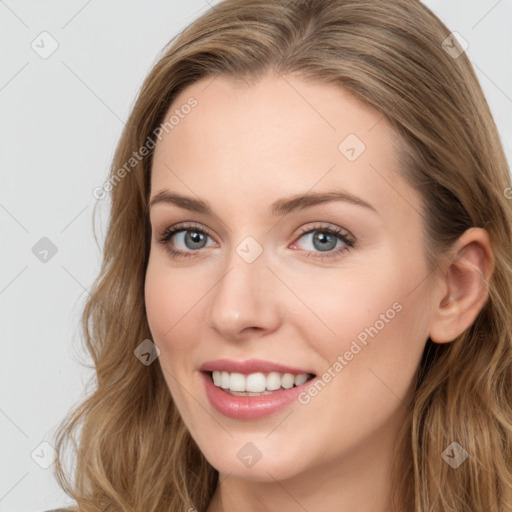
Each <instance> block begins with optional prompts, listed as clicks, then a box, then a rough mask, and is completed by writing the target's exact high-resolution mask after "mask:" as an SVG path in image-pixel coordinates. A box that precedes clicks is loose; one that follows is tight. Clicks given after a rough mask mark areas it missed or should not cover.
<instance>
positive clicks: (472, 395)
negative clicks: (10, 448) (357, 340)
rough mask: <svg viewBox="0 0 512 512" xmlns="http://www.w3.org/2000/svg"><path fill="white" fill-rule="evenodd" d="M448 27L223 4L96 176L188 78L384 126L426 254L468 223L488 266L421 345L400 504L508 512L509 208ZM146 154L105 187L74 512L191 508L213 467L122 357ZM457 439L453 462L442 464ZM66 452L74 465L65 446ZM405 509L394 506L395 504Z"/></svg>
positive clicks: (392, 13)
mask: <svg viewBox="0 0 512 512" xmlns="http://www.w3.org/2000/svg"><path fill="white" fill-rule="evenodd" d="M449 34H450V31H449V30H448V29H447V27H446V26H445V25H444V24H443V23H442V22H441V21H440V20H439V19H438V18H437V17H436V16H435V15H434V14H433V13H432V12H431V11H430V10H429V9H428V8H427V7H425V6H424V5H422V4H421V3H420V2H419V1H414V0H357V1H356V0H309V1H307V0H304V1H297V0H289V1H285V0H282V1H275V0H251V1H247V0H225V1H223V2H220V3H219V4H216V5H215V6H214V7H213V8H212V9H210V10H209V11H207V12H206V13H205V14H203V15H202V16H201V17H200V18H198V19H197V20H196V21H194V22H193V23H192V24H191V25H189V26H188V27H187V28H186V29H185V30H184V31H183V32H182V33H181V34H179V35H178V36H177V37H176V38H174V39H173V40H172V41H171V42H170V43H169V45H168V47H167V48H166V49H165V51H164V53H163V55H162V56H161V58H160V59H159V60H158V62H157V63H156V65H155V66H154V68H153V69H152V70H151V72H150V74H149V75H148V77H147V78H146V80H145V82H144V84H143V86H142V88H141V91H140V93H139V96H138V99H137V101H136V102H135V105H134V107H133V110H132V113H131V115H130V118H129V120H128V122H127V124H126V127H125V130H124V132H123V134H122V137H121V140H120V142H119V145H118V147H117V149H116V152H115V155H114V159H113V163H112V168H111V176H112V177H113V176H114V174H115V172H116V170H117V169H119V168H121V167H122V166H123V165H124V164H125V163H126V162H127V161H128V160H129V159H130V158H131V156H132V154H133V152H134V151H136V150H137V149H138V148H140V147H142V146H143V145H144V144H145V142H146V141H147V140H148V137H152V134H153V133H154V131H155V129H156V128H158V126H159V125H160V124H161V123H162V122H163V120H164V116H165V115H166V112H167V111H168V109H169V107H170V105H171V104H172V102H173V100H174V98H175V97H176V96H177V94H178V93H180V92H181V91H182V90H184V89H185V88H186V87H187V86H188V85H190V84H192V83H194V82H196V81H198V80H199V79H201V78H204V77H211V79H212V80H214V79H215V77H216V76H219V75H224V76H229V77H230V78H232V79H233V80H242V81H244V82H246V83H248V84H251V83H254V81H255V80H257V79H258V78H260V77H261V76H263V75H264V74H265V73H269V72H271V73H276V74H280V75H281V76H285V75H295V76H297V77H299V78H301V79H303V80H306V81H310V82H313V83H319V84H322V83H325V84H336V85H338V86H339V87H342V88H344V89H345V90H346V91H349V92H350V93H351V94H352V95H353V96H354V97H355V98H357V99H358V100H360V101H362V102H363V103H365V104H366V105H368V106H370V107H372V108H373V109H375V110H376V111H379V112H380V113H381V114H382V115H383V116H384V117H385V118H387V119H388V120H389V121H390V122H391V124H392V126H393V127H394V129H395V130H396V135H397V138H396V150H397V151H398V153H399V155H400V162H401V168H400V169H399V170H397V172H400V173H401V175H402V176H403V177H404V179H406V180H407V181H408V182H409V183H411V184H412V185H413V186H414V187H415V188H416V189H417V190H419V192H420V193H421V197H422V212H421V213H422V215H423V220H424V230H425V237H424V240H425V254H426V256H427V258H428V261H429V265H430V268H431V270H432V271H434V270H435V268H436V265H437V262H438V260H439V257H440V256H441V255H442V254H444V253H446V251H447V250H448V249H449V248H450V247H452V245H453V243H454V242H455V241H456V240H457V238H458V237H460V235H462V233H464V231H465V230H467V229H468V228H470V227H481V228H484V229H486V230H487V231H488V232H489V234H490V237H491V242H492V249H493V251H494V258H495V268H494V273H493V275H492V278H491V279H490V281H489V283H487V285H488V300H487V301H486V303H485V305H484V306H483V308H482V310H481V311H480V313H479V314H478V316H477V318H476V320H475V322H474V323H473V325H472V326H471V327H470V328H468V329H467V330H466V331H465V332H463V333H462V334H461V335H460V336H458V337H457V339H455V340H454V341H452V342H451V343H447V344H442V345H441V344H436V343H434V342H433V341H432V340H430V339H429V340H427V343H426V346H425V351H424V354H423V359H422V362H421V365H420V367H419V368H418V371H417V378H416V382H415V391H414V396H413V400H412V407H411V410H410V413H409V418H408V422H407V423H406V424H405V425H404V427H403V432H402V439H401V442H402V444H401V446H400V449H398V450H397V460H396V468H397V471H396V474H395V481H394V485H393V498H394V501H393V502H394V503H395V507H396V509H395V510H396V511H397V512H398V510H407V511H409V510H415V511H417V512H455V511H457V512H483V511H485V512H504V511H505V510H512V442H511V440H512V410H511V404H512V350H511V349H512V267H511V259H510V255H511V254H512V211H511V206H510V202H509V200H507V198H506V196H505V194H504V191H505V189H507V187H510V186H511V181H510V175H509V169H508V165H507V161H506V158H505V155H504V152H503V148H502V144H501V140H500V137H499V133H498V131H497V128H496V125H495V123H494V120H493V118H492V115H491V112H490V109H489V106H488V104H487V102H486V100H485V97H484V95H483V92H482V90H481V87H480V85H479V83H478V79H477V77H476V75H475V73H474V71H473V68H472V67H471V64H470V62H469V60H468V58H467V56H466V55H465V54H464V53H463V54H462V55H460V56H459V57H458V58H452V57H451V56H450V55H449V54H448V53H447V52H446V51H445V50H444V49H443V46H442V42H443V41H444V40H445V39H446V38H447V37H448V36H449ZM151 164H152V153H151V152H150V153H149V155H148V156H147V157H145V158H144V159H141V161H140V162H138V163H137V164H136V165H135V166H134V167H133V170H132V171H131V172H130V175H129V176H126V177H124V178H123V179H121V180H118V182H116V185H115V186H114V187H113V188H112V192H111V199H112V203H111V210H110V221H109V226H108V231H107V235H106V240H105V245H104V253H103V262H102V267H101V271H100V274H99V276H98V277H97V279H96V281H95V283H94V286H93V289H92V291H91V294H90V298H89V300H88V301H87V304H86V306H85V308H84V312H83V316H82V330H83V332H84V340H85V344H86V348H87V350H88V352H89V353H90V354H91V357H92V359H93V363H94V368H95V377H96V379H95V380H96V382H95V390H94V392H92V393H91V394H90V396H88V397H87V398H86V399H85V400H84V401H83V403H81V404H80V405H79V406H77V407H76V408H75V409H74V410H73V411H71V412H70V413H69V415H68V416H67V417H66V418H65V420H64V421H63V422H62V424H61V425H60V428H59V430H58V432H57V437H56V448H57V451H58V453H59V458H58V459H57V461H56V464H55V474H56V477H57V479H58V481H59V484H60V485H61V486H62V488H63V489H64V490H65V491H66V493H67V494H68V495H69V496H71V497H72V498H73V499H74V500H75V501H76V503H77V506H78V511H79V512H92V511H97V510H102V511H133V512H142V511H144V512H161V511H164V510H165V511H173V512H174V511H175V512H177V511H180V512H182V511H186V510H188V509H195V510H197V511H198V512H203V511H204V510H206V508H207V506H208V503H209V501H210V499H211V497H212V495H213V492H214V490H215V486H216V485H217V483H218V472H217V471H216V470H215V469H214V468H213V467H212V466H211V465H210V464H209V462H208V461H207V460H206V459H205V457H204V456H203V455H202V453H201V451H200V450H199V448H198V447H197V446H196V444H195V442H194V441H193V439H192V438H191V436H190V434H189V432H188V430H187V429H186V427H185V425H184V423H183V421H182V419H181V416H180V414H179V412H178V410H177V408H176V406H175V404H174V403H173V400H172V398H171V395H170V392H169V389H168V387H167V385H166V382H165V379H164V377H163V375H162V370H161V368H160V366H159V365H158V363H157V362H155V363H153V364H151V365H148V366H146V365H143V364H141V362H140V361H139V360H138V359H137V358H136V357H134V350H135V349H136V347H137V346H138V345H139V344H140V343H141V342H142V340H144V339H147V338H151V333H150V330H149V327H148V323H147V318H146V311H145V305H144V279H145V271H146V267H147V262H148V256H149V242H150V235H151V229H150V224H149V219H148V215H147V203H148V198H149V191H150V183H151ZM452 442H458V443H459V444H460V445H461V446H462V447H463V448H464V449H465V450H466V451H467V452H468V453H469V457H468V458H467V460H466V461H465V462H464V463H463V464H461V465H460V466H459V467H458V468H456V469H454V468H452V467H450V466H449V465H448V464H447V463H446V462H445V461H444V460H443V459H442V457H441V454H442V452H443V451H444V450H445V449H446V448H447V447H448V446H449V445H450V444H451V443H452ZM69 443H72V444H73V450H74V451H73V453H74V454H75V455H76V466H75V467H74V471H71V472H70V474H69V475H67V474H66V473H67V472H66V470H65V468H64V450H65V448H66V446H68V444H69ZM402 505H403V506H404V507H405V508H402V509H400V508H398V507H400V506H402Z"/></svg>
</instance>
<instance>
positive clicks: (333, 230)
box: [159, 223, 355, 260]
mask: <svg viewBox="0 0 512 512" xmlns="http://www.w3.org/2000/svg"><path fill="white" fill-rule="evenodd" d="M181 231H192V232H194V233H202V234H204V235H207V236H209V237H210V238H213V237H212V236H211V235H210V234H209V233H208V231H205V230H204V229H203V228H201V227H200V226H199V225H197V224H193V223H181V224H176V225H174V226H170V227H168V228H166V229H165V230H164V231H163V233H162V234H161V235H160V237H159V241H160V243H161V244H163V245H164V246H165V250H166V251H167V252H168V253H169V254H170V255H171V257H172V258H174V259H186V258H191V257H194V256H195V254H194V253H197V252H199V251H200V249H198V250H195V251H194V250H190V251H176V250H175V249H173V248H172V247H171V245H170V243H169V242H170V240H171V238H172V236H173V235H175V234H176V233H180V232H181ZM315 231H318V232H320V233H328V234H330V235H334V236H335V237H336V238H337V239H339V240H341V241H342V242H343V243H344V244H345V245H346V246H345V247H341V248H338V249H336V250H333V251H330V252H325V254H322V253H321V252H315V253H313V254H316V255H315V256H313V255H312V254H305V255H304V256H306V257H307V258H313V259H317V260H326V259H328V258H334V257H337V256H339V255H340V254H341V253H344V252H346V251H349V250H351V249H353V248H354V247H355V240H353V239H352V238H350V237H349V236H347V235H345V234H344V232H343V230H341V229H340V228H338V227H336V226H332V227H331V226H326V225H324V224H321V225H316V226H313V227H308V228H304V229H303V230H302V231H301V232H300V233H299V234H298V235H297V238H296V239H297V240H299V239H300V238H301V237H303V236H304V235H307V234H309V233H314V232H315ZM294 243H295V242H294ZM305 252H311V251H305Z"/></svg>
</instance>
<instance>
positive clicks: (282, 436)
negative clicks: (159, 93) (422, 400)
mask: <svg viewBox="0 0 512 512" xmlns="http://www.w3.org/2000/svg"><path fill="white" fill-rule="evenodd" d="M191 97H193V98H195V100H196V101H197V104H196V105H195V106H194V107H193V108H183V106H184V105H187V104H192V103H193V100H190V98H191ZM187 102H188V103H187ZM176 110H178V112H175V111H176ZM171 115H174V116H175V118H173V119H174V120H173V121H172V129H168V130H167V131H168V133H165V132H162V133H163V137H162V138H161V140H159V141H158V143H157V146H156V149H155V155H154V161H153V169H152V176H151V200H153V199H154V198H156V197H157V195H158V200H155V201H154V202H153V204H152V205H151V208H150V219H151V226H152V239H151V253H150V258H149V264H148V268H147V275H146V285H145V298H146V307H147V316H148V321H149V326H150V329H151V333H152V336H153V341H154V343H155V344H156V345H157V347H158V348H159V349H160V356H159V359H158V361H159V362H160V365H161V367H162V371H163V375H164V377H165V379H166V382H167V384H168V386H169V390H170V392H171V394H172V397H173V399H174V401H175V403H176V405H177V407H178V409H179V411H180V413H181V416H182V418H183V420H184V422H185V424H186V426H187V427H188V429H189V431H190V433H191V435H192V437H193V438H194V440H195V441H196V443H197V444H198V446H199V448H200V449H201V451H202V452H203V453H204V455H205V457H206V458H207V459H208V461H209V462H210V463H211V464H212V465H213V466H214V467H215V468H216V469H218V470H219V471H220V472H221V473H223V474H228V473H230V475H231V476H232V477H233V476H237V477H239V478H243V479H249V480H254V481H273V480H282V479H285V478H290V477H293V476H294V475H298V474H299V473H303V472H305V471H307V470H314V468H316V467H319V466H322V467H323V468H325V467H329V468H331V470H332V471H341V472H343V471H345V470H347V471H356V469H357V467H358V465H359V464H362V463H364V464H365V466H366V467H368V464H370V466H371V467H372V466H373V465H375V467H376V466H378V463H377V462H376V461H379V460H382V461H383V460H386V461H387V460H389V458H390V457H391V456H392V455H393V453H394V451H395V449H396V439H395V438H396V434H397V432H398V430H399V429H400V427H401V426H402V424H403V421H404V418H405V416H406V415H407V412H408V410H407V400H408V397H409V393H410V391H411V383H412V379H413V376H414V373H415V371H416V369H417V366H418V364H419V361H420V359H421V354H422V351H423V348H424V345H425V342H426V340H427V338H428V335H429V323H430V321H431V318H432V315H433V311H434V308H433V301H432V299H431V298H430V297H431V291H432V286H433V280H432V279H431V278H430V276H429V272H428V268H427V263H426V260H425V255H424V252H423V249H422V217H421V215H420V214H419V211H420V196H419V194H418V193H417V192H416V191H415V190H414V189H412V188H410V187H409V186H408V185H407V184H406V182H405V181H403V179H401V178H400V177H399V175H398V172H397V171H398V168H399V163H398V161H397V158H396V156H395V154H394V151H393V146H392V140H393V132H392V129H391V126H390V125H389V124H388V122H387V121H386V120H385V119H384V118H382V116H380V115H379V114H378V113H376V112H374V111H373V110H371V109H369V108H367V107H365V106H364V105H362V104H361V103H359V102H357V101H356V100H354V99H353V98H352V97H351V96H349V95H348V94H347V93H346V92H345V91H344V90H342V89H340V88H338V87H335V86H329V85H312V84H308V83H306V82H304V81H301V80H299V79H296V78H292V77H287V78H286V79H284V77H280V76H274V75H267V76H266V77H265V78H263V79H261V80H260V81H258V82H257V83H255V84H254V85H251V86H247V85H241V84H237V83H235V82H233V81H231V80H230V79H228V78H224V77H218V78H216V79H214V80H212V78H207V79H203V80H201V81H200V82H196V83H195V84H193V85H191V86H189V87H188V88H187V89H185V90H184V91H182V92H181V94H180V95H179V96H178V97H177V98H176V99H175V101H174V102H173V105H172V107H171V108H170V110H169V112H168V114H167V116H166V120H169V118H170V116H171ZM168 126H169V125H168ZM166 194H167V196H166ZM169 194H174V195H179V196H183V197H186V198H187V199H180V200H179V201H177V200H172V198H170V197H169ZM336 194H339V195H336ZM341 194H345V195H346V196H345V199H343V196H342V195H341ZM346 197H350V198H352V199H351V200H348V199H346ZM198 202H201V204H206V205H208V207H209V210H210V211H207V210H206V208H204V206H201V207H199V206H198V205H197V203H198ZM363 202H364V203H363ZM178 224H179V226H177V227H178V228H179V229H178V231H177V233H175V234H174V235H171V236H170V237H169V236H167V241H166V243H163V242H161V240H162V239H163V238H164V236H165V232H166V230H168V228H171V227H173V226H176V225H178ZM168 235H169V233H168ZM171 250H174V251H179V254H180V255H181V256H182V257H180V258H174V257H173V256H172V254H171V252H170V251H171ZM219 359H224V360H225V359H229V360H231V361H232V362H235V363H236V362H244V361H246V360H252V359H257V360H260V361H265V362H267V365H263V364H261V362H260V363H258V362H257V363H256V364H255V365H254V366H245V367H242V366H241V367H239V368H237V367H236V365H235V366H228V364H227V363H225V362H222V361H221V362H220V363H219V364H218V365H217V366H212V364H211V363H210V362H212V361H215V360H219ZM277 365H284V366H277ZM202 368H207V369H210V370H212V369H213V368H217V370H218V371H219V372H221V373H220V374H218V377H216V379H218V381H217V384H219V386H216V385H215V384H214V383H213V382H212V381H211V377H210V373H205V372H203V371H202ZM223 368H224V369H225V370H226V371H228V373H225V374H224V375H223V374H222V370H223ZM235 370H238V371H235ZM271 370H273V371H272V372H271ZM275 370H277V371H278V373H277V374H276V373H274V371H275ZM286 370H289V371H286ZM233 373H234V374H235V375H233ZM240 373H241V374H242V375H237V374H240ZM269 373H272V375H270V376H269ZM285 373H291V374H292V376H291V377H290V376H285V377H283V375H284V374H285ZM300 373H308V374H314V375H315V376H316V377H315V378H314V379H313V380H311V381H308V382H306V383H304V384H302V385H300V386H298V387H296V388H295V387H294V388H291V389H290V390H288V389H283V388H288V387H289V386H290V385H293V384H294V383H295V378H296V377H297V375H298V374H300ZM249 374H258V375H256V376H251V377H250V378H246V376H247V375H249ZM262 374H263V375H262ZM281 377H283V378H282V379H281ZM302 379H303V377H302ZM248 383H249V384H248ZM276 383H277V384H276ZM297 383H299V384H300V383H301V377H297ZM223 385H224V386H227V385H230V386H232V387H233V388H234V389H242V388H238V387H237V386H244V385H249V387H250V388H251V389H253V390H254V389H261V388H259V386H267V388H268V387H270V388H272V387H273V386H277V387H280V389H281V390H278V391H273V392H272V393H270V394H266V395H261V396H259V397H258V396H245V397H242V396H235V395H232V394H230V393H228V392H227V391H225V390H223V389H222V386H223ZM252 386H255V387H252ZM267 388H266V389H267Z"/></svg>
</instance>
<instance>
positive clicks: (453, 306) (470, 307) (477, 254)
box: [430, 228, 494, 343]
mask: <svg viewBox="0 0 512 512" xmlns="http://www.w3.org/2000/svg"><path fill="white" fill-rule="evenodd" d="M448 258H449V259H448V264H447V266H446V269H445V271H444V275H443V276H442V279H443V280H444V286H443V290H444V292H443V295H442V296H441V298H440V300H439V303H438V306H437V309H436V310H435V312H434V316H433V321H432V324H431V326H430V339H431V340H432V341H433V342H435V343H448V342H450V341H453V340H454V339H455V338H457V336H459V335H460V334H461V333H463V332H464V331H465V330H466V329H467V328H469V327H470V326H471V325H472V324H473V322H474V321H475V318H476V317H477V315H478V313H479V312H480V311H481V309H482V308H483V306H484V305H485V303H486V301H487V298H488V296H489V293H488V285H489V281H490V279H491V275H492V272H493V270H494V255H493V251H492V247H491V241H490V236H489V233H488V232H487V231H486V230H484V229H482V228H470V229H468V230H467V231H465V232H464V234H463V235H461V237H460V238H459V239H458V240H457V242H456V243H455V245H454V248H453V250H452V251H450V255H449V256H448Z"/></svg>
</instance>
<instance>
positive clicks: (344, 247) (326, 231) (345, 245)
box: [292, 225, 355, 259]
mask: <svg viewBox="0 0 512 512" xmlns="http://www.w3.org/2000/svg"><path fill="white" fill-rule="evenodd" d="M301 238H304V239H308V241H309V242H310V245H311V246H312V247H313V250H311V249H306V250H305V251H306V254H304V256H306V257H307V258H316V259H322V258H333V257H336V256H339V255H340V254H341V253H343V252H346V251H349V250H350V249H351V248H353V247H354V245H355V241H354V240H353V239H352V238H351V237H350V236H349V235H348V234H345V233H344V232H343V231H342V230H341V229H340V228H338V227H330V226H325V225H320V226H314V227H312V228H309V229H308V228H306V230H305V231H302V233H300V235H299V237H298V238H297V240H300V239H301ZM339 242H341V247H340V245H339ZM296 245H297V243H296V242H294V243H293V244H292V247H294V246H296ZM333 249H336V250H333ZM315 251H318V252H315ZM322 253H325V254H322Z"/></svg>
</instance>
